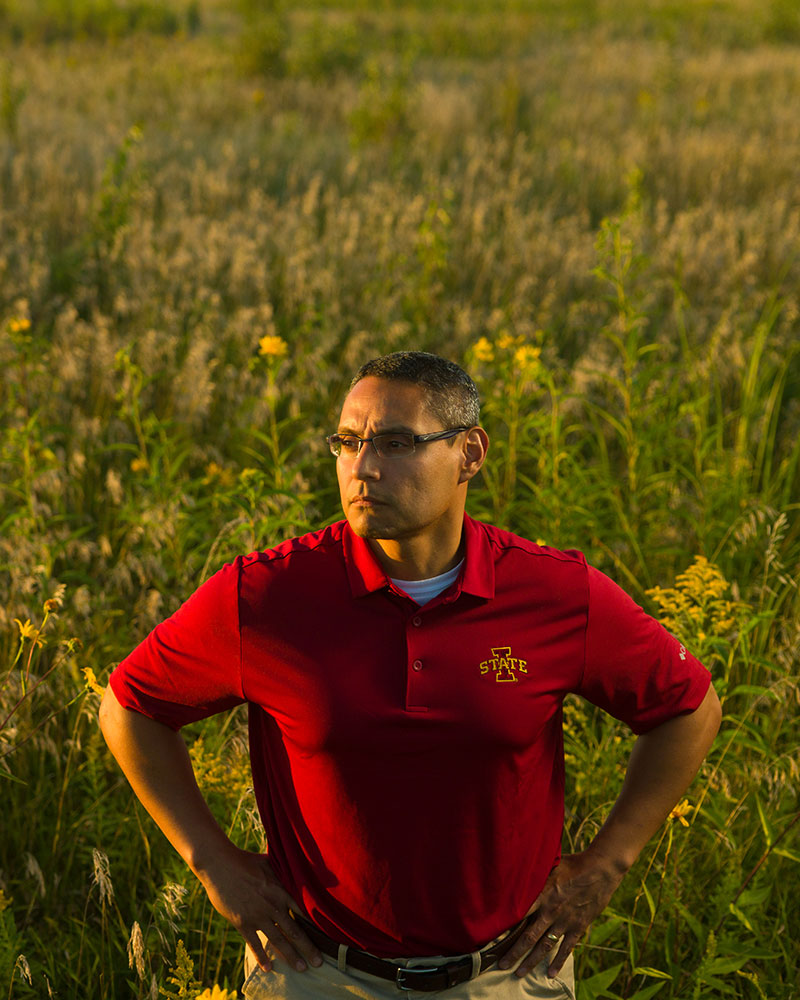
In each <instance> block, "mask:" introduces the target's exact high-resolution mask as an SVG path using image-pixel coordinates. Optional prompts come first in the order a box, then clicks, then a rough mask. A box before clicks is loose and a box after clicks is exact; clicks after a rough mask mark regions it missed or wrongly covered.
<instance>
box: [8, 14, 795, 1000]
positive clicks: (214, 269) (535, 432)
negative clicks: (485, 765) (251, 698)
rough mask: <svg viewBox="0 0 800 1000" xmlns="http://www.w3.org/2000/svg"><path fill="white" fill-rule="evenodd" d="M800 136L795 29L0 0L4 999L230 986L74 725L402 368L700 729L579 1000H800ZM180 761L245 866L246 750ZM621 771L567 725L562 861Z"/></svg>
mask: <svg viewBox="0 0 800 1000" xmlns="http://www.w3.org/2000/svg"><path fill="white" fill-rule="evenodd" d="M798 109H800V11H799V10H798V8H797V5H796V4H795V3H793V2H791V0H771V2H764V0H642V2H639V3H633V2H632V0H620V2H612V0H564V2H556V0H498V2H494V3H490V2H488V0H469V2H468V0H462V2H457V0H441V2H437V3H431V4H428V3H422V0H420V2H418V3H414V2H411V0H408V2H401V0H383V2H373V3H367V2H366V0H363V2H358V0H350V2H347V0H342V2H340V3H333V2H325V0H309V2H308V3H306V4H303V5H302V6H300V5H294V4H290V3H288V2H287V3H282V2H279V0H263V2H261V3H259V2H257V0H240V2H239V3H238V4H229V3H223V2H222V0H192V2H185V3H181V2H179V0H172V2H171V3H168V4H157V3H154V2H153V3H150V2H146V0H140V2H137V0H130V2H127V3H123V2H122V0H118V2H113V0H47V2H41V3H40V2H34V0H0V525H1V526H2V527H1V530H0V791H2V810H0V997H8V998H12V997H14V998H20V1000H22V998H26V997H37V998H38V997H48V996H51V995H52V996H56V997H59V998H61V1000H67V998H70V1000H85V998H89V1000H94V998H98V1000H100V998H102V1000H106V998H108V1000H112V998H123V997H125V998H127V997H139V998H149V997H156V996H158V995H159V990H162V991H166V993H165V995H167V996H175V997H187V998H192V997H195V996H197V995H200V994H202V991H203V990H208V991H209V993H207V994H205V995H206V996H208V995H210V990H211V988H212V987H214V986H215V985H217V986H219V988H220V989H219V990H218V992H217V994H215V996H218V995H219V994H220V993H221V992H224V990H226V989H227V990H234V989H237V990H238V989H239V984H240V981H241V947H240V943H239V941H238V940H237V939H236V937H235V935H234V934H233V932H232V931H230V930H229V928H227V927H226V926H225V925H224V923H223V922H222V921H221V919H220V918H218V917H217V915H216V914H215V913H214V912H213V911H212V910H211V908H210V906H209V904H208V903H207V901H206V900H205V897H204V894H203V893H202V891H201V890H200V889H199V888H198V886H197V885H196V884H195V883H194V881H193V878H192V876H191V875H190V873H188V871H187V870H186V869H185V868H184V866H183V865H182V863H181V862H180V860H179V859H177V858H176V857H175V856H174V855H173V854H172V852H171V850H170V849H169V847H168V845H167V844H166V841H165V840H164V838H163V837H162V836H161V834H160V833H159V832H158V831H157V830H156V829H155V828H154V827H153V825H152V823H151V822H150V820H149V818H148V817H147V816H146V814H144V813H143V811H142V809H141V808H140V807H138V806H137V805H136V804H135V802H134V801H133V800H132V796H131V794H130V792H129V789H128V787H127V785H126V783H125V781H124V779H123V778H122V777H121V775H120V773H119V771H118V770H117V768H116V767H115V765H114V763H113V761H112V760H111V759H110V757H109V755H108V753H107V751H106V750H105V746H104V744H103V741H102V738H101V736H100V734H99V730H98V727H97V722H96V710H97V705H98V701H99V692H100V691H101V690H102V687H103V685H104V684H105V682H106V679H107V676H108V673H109V671H110V669H111V668H112V667H113V665H114V664H115V663H116V662H117V661H118V660H119V659H120V658H121V657H122V656H124V655H125V654H126V653H127V652H128V651H129V650H130V649H131V648H132V647H133V646H134V645H135V644H136V643H137V642H138V641H139V640H140V639H141V638H143V636H144V635H146V634H147V632H148V631H149V630H150V629H151V628H152V627H153V626H154V625H155V624H156V623H157V622H158V621H160V620H161V619H162V618H163V617H165V616H166V615H167V614H169V613H170V612H171V611H172V610H174V609H175V608H176V607H177V606H178V604H179V603H180V602H181V601H182V600H183V599H184V598H185V597H186V596H187V595H188V594H189V593H190V592H191V591H192V590H193V589H194V588H195V587H196V586H197V585H198V584H199V583H200V582H201V581H202V580H203V579H204V578H205V577H207V576H208V575H209V574H210V573H211V572H212V571H213V570H215V569H216V568H218V567H219V566H220V565H221V564H222V563H223V562H225V561H227V560H228V559H230V558H232V557H233V556H234V555H235V554H237V553H239V552H246V551H249V550H252V549H255V548H259V547H265V546H269V545H271V544H273V543H275V542H277V541H279V540H281V539H283V538H285V537H287V536H289V535H291V534H294V533H297V532H300V531H303V530H306V529H308V528H310V527H317V526H319V525H321V524H323V523H326V522H329V521H331V520H334V519H336V518H337V517H338V516H339V510H338V498H337V492H336V490H335V488H334V475H333V467H332V463H331V460H330V458H329V456H328V455H327V453H326V447H325V445H324V435H325V434H326V433H329V432H330V430H331V428H332V426H333V424H334V423H335V420H336V415H337V412H338V408H339V406H340V404H341V400H342V397H343V394H344V391H345V387H346V385H347V382H348V381H349V377H350V375H351V373H352V372H353V370H354V369H355V368H356V367H357V366H358V364H359V363H360V362H362V361H363V360H366V359H367V358H369V357H373V356H375V355H377V354H379V353H382V352H385V351H388V350H393V349H404V348H419V349H428V350H434V351H437V352H439V353H443V354H446V355H448V356H451V357H453V358H454V359H455V360H457V361H460V362H463V363H465V364H466V365H467V366H468V367H469V369H470V370H471V371H472V372H473V373H474V374H475V375H476V378H477V379H478V381H479V384H480V387H481V390H482V393H483V397H484V419H485V424H486V426H487V428H488V430H489V433H490V435H491V436H492V439H493V447H492V452H491V455H490V461H489V463H488V466H487V468H486V471H485V474H484V475H483V476H482V478H481V480H480V482H479V483H477V484H476V488H475V490H474V491H473V494H472V496H471V499H470V507H469V509H470V512H471V513H473V514H474V515H476V516H478V517H482V518H486V519H488V520H491V521H493V522H495V523H498V524H500V525H501V526H502V527H506V528H510V529H511V530H514V531H516V532H518V533H519V534H522V535H525V536H527V537H530V538H533V539H537V538H542V539H544V540H546V541H547V542H548V543H549V544H552V545H556V546H558V547H561V548H579V549H581V550H583V551H584V552H585V553H586V555H587V557H588V558H589V559H590V561H592V562H593V563H594V564H595V565H596V566H598V567H599V568H600V569H602V570H603V571H605V572H607V573H609V574H610V575H611V576H612V577H614V578H615V579H616V580H617V581H618V582H619V583H620V584H621V585H622V586H624V587H625V588H626V589H627V590H628V591H629V592H630V593H631V594H632V595H633V596H634V597H635V598H636V600H637V601H639V602H640V603H642V604H644V605H645V606H646V607H647V608H648V609H649V610H650V611H651V612H653V613H656V614H658V615H660V616H661V618H662V620H663V621H664V622H665V624H667V625H668V627H669V628H671V629H672V630H673V631H674V632H676V633H677V634H679V635H680V636H681V637H682V638H683V639H684V641H685V642H686V643H687V644H688V645H689V646H690V647H691V648H692V650H693V651H694V652H696V653H697V654H698V655H700V656H701V658H703V659H704V660H705V662H706V663H707V664H708V665H709V666H710V668H711V669H712V672H713V677H714V683H715V686H716V688H717V691H718V693H719V695H720V698H721V700H722V701H723V706H724V712H725V718H724V721H723V726H722V730H721V733H720V736H719V738H718V740H717V742H716V744H715V747H714V748H713V750H712V753H711V755H710V757H709V760H708V761H707V763H706V764H705V765H704V768H703V770H702V772H701V775H700V776H699V777H698V779H697V780H696V782H695V784H694V785H693V786H692V788H691V789H690V791H689V793H688V802H687V804H686V805H685V806H683V807H682V808H681V809H679V810H677V812H676V814H675V815H674V816H673V817H672V818H671V819H670V820H669V821H668V822H667V824H666V825H665V827H664V829H663V831H662V833H661V834H660V835H659V836H658V837H656V838H655V839H654V841H653V843H652V844H651V845H650V847H649V848H648V849H647V850H646V851H645V853H644V855H643V856H642V858H641V859H640V862H639V863H638V864H637V866H636V868H635V870H634V871H633V872H632V873H631V874H630V875H629V877H628V878H627V879H626V881H625V883H623V886H622V887H621V889H620V890H619V892H618V893H617V895H616V896H615V897H614V899H613V900H612V904H611V907H610V908H609V910H608V911H607V912H606V914H605V915H604V916H603V917H602V918H601V919H600V920H599V921H598V922H597V923H596V925H595V926H594V927H593V929H592V930H591V932H590V934H589V936H588V938H587V939H586V941H585V942H584V943H583V945H582V946H581V948H580V950H579V953H578V958H577V974H578V978H579V982H580V987H579V997H580V1000H594V998H600V997H611V998H614V997H616V998H622V997H624V998H628V1000H634V998H635V1000H646V998H648V997H651V996H658V997H659V998H661V1000H666V998H694V1000H698V998H706V997H714V998H716V997H729V996H730V997H736V998H739V997H741V998H753V1000H759V998H760V1000H782V998H790V997H797V996H798V995H800V993H799V992H798V987H797V985H796V976H797V969H798V967H800V948H799V947H798V944H797V939H798V931H800V902H798V899H799V898H800V897H798V892H797V886H798V884H800V878H799V876H800V868H798V863H800V822H798V820H800V811H799V810H800V804H799V803H798V789H800V765H799V763H798V745H799V744H800V739H799V738H798V723H797V719H798V712H799V710H800V687H799V686H798V680H797V659H798V650H799V649H800V599H799V598H798V577H799V576H800V519H799V518H798V507H800V322H799V317H800V195H799V194H798V192H799V191H800V185H799V184H798V180H800V178H799V177H798V163H800V110H798ZM186 736H187V740H188V742H189V744H190V746H191V750H192V756H193V759H194V761H195V765H196V768H197V770H198V773H199V776H200V780H201V783H202V785H203V787H204V789H205V791H206V793H207V795H208V797H209V800H210V801H211V803H212V806H213V808H214V809H215V811H216V813H217V815H218V816H219V817H220V819H221V820H222V822H223V823H224V824H226V825H227V826H228V827H229V828H230V830H231V833H232V835H233V836H234V837H235V838H236V839H237V842H239V843H240V844H242V845H243V846H250V847H253V848H258V847H259V846H260V837H259V832H258V822H257V818H256V816H255V814H254V802H253V798H252V794H251V792H250V788H249V771H248V766H247V754H246V742H245V740H246V730H245V721H244V718H243V716H242V715H241V714H237V713H234V714H233V715H232V716H231V717H229V718H225V719H215V720H210V721H208V722H206V723H204V724H202V725H199V726H196V727H192V728H191V729H189V730H188V731H187V732H186ZM629 745H630V739H629V736H628V735H627V733H626V732H625V731H623V730H622V729H621V728H620V727H619V726H618V725H617V724H616V723H615V722H613V720H610V719H608V718H605V717H601V716H599V715H597V714H596V713H595V712H594V711H593V710H592V709H591V708H590V707H589V706H586V705H583V704H579V703H577V702H576V703H571V704H569V705H568V707H567V755H568V776H569V777H568V780H569V788H568V803H567V827H566V831H565V846H566V847H567V848H568V849H569V848H576V847H579V846H580V845H581V844H584V843H586V841H587V840H588V839H589V838H590V837H591V835H592V833H593V832H594V830H596V828H597V827H598V825H599V823H600V822H601V821H602V817H603V815H604V812H605V810H606V809H607V808H608V805H609V803H610V802H611V801H612V800H613V799H614V797H615V795H616V792H617V790H618V788H619V785H620V782H621V777H622V770H621V769H622V767H623V765H624V760H625V757H626V754H627V750H628V748H629ZM179 942H182V944H181V943H179Z"/></svg>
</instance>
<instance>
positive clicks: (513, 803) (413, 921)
mask: <svg viewBox="0 0 800 1000" xmlns="http://www.w3.org/2000/svg"><path fill="white" fill-rule="evenodd" d="M464 524H465V527H464V539H465V543H466V545H465V561H464V566H463V568H462V571H461V574H460V576H459V578H458V580H457V581H456V582H455V584H453V586H452V587H450V588H449V589H448V590H447V591H445V592H444V593H443V594H440V595H439V596H438V597H437V598H435V599H434V600H432V601H431V602H430V603H428V604H427V605H425V606H424V607H421V608H420V607H418V606H417V605H416V604H415V603H414V602H413V601H412V600H411V599H410V598H409V597H407V596H406V595H405V594H403V592H402V591H399V590H397V589H396V588H394V587H393V586H392V585H391V583H390V582H389V580H388V579H387V577H386V574H385V573H384V571H383V569H382V568H381V567H380V565H379V563H378V562H377V560H376V559H375V557H374V556H373V554H372V551H371V550H370V548H369V545H368V544H367V543H366V542H365V541H363V540H362V539H359V538H357V537H356V536H355V535H354V534H353V533H352V532H351V530H350V528H349V526H348V525H347V523H346V522H344V521H342V522H339V523H337V524H334V525H332V526H331V527H328V528H325V529H324V530H322V531H318V532H314V533H313V534H309V535H305V536H303V537H302V538H294V539H291V540H290V541H288V542H285V543H283V544H282V545H279V546H277V547H276V548H274V549H271V550H270V551H267V552H258V553H254V554H252V555H249V556H244V557H239V558H237V559H236V560H235V561H234V562H233V563H232V564H230V565H226V566H224V567H223V568H222V569H221V570H220V571H219V572H218V573H217V574H216V575H215V576H213V577H212V578H211V579H210V580H208V582H206V583H204V584H203V585H202V586H201V587H200V588H199V589H198V590H197V591H196V593H195V594H194V595H193V596H192V597H191V598H190V599H189V600H188V601H187V602H186V603H185V604H184V605H183V606H182V607H181V608H180V609H179V610H178V611H177V612H176V613H175V614H174V615H172V617H171V618H169V619H167V621H165V622H163V623H162V624H161V625H159V626H158V627H157V628H156V629H155V630H154V631H153V632H152V633H151V634H150V635H149V636H148V638H147V639H145V640H144V642H142V643H141V645H140V646H138V647H137V648H136V649H135V650H134V651H133V652H132V653H131V654H130V656H129V657H127V659H125V660H124V661H123V662H122V663H121V664H120V666H119V667H117V669H116V670H115V671H114V673H113V674H112V676H111V686H112V688H113V690H114V693H115V694H116V696H117V698H118V699H119V701H120V702H121V703H122V704H123V705H124V706H126V707H127V708H130V709H134V710H136V711H139V712H142V713H144V714H145V715H147V716H150V717H151V718H153V719H156V720H158V721H159V722H162V723H165V724H166V725H168V726H170V727H172V728H174V729H177V728H179V727H180V726H183V725H185V724H186V723H188V722H191V721H194V720H197V719H201V718H203V717H204V716H208V715H211V714H213V713H215V712H220V711H224V710H225V709H229V708H231V707H232V706H234V705H236V704H239V703H241V702H245V701H246V702H248V704H249V711H250V750H251V758H252V767H253V778H254V786H255V792H256V798H257V801H258V807H259V810H260V813H261V817H262V819H263V822H264V826H265V829H266V834H267V839H268V844H269V856H270V860H271V863H272V865H273V868H274V870H275V872H276V874H277V876H278V877H279V878H280V880H281V882H282V884H283V885H284V887H285V888H286V889H287V891H288V892H289V894H290V895H291V896H292V897H293V898H294V899H296V900H297V902H298V903H299V904H300V905H301V906H303V907H304V908H305V910H306V912H307V913H308V914H309V915H310V916H311V917H312V918H313V920H314V921H315V922H316V923H317V924H318V925H319V926H320V927H321V928H322V929H323V930H324V931H326V932H327V933H328V934H329V935H331V936H332V937H334V938H336V939H338V940H340V941H343V942H345V943H348V944H352V945H355V946H357V947H359V948H363V949H365V950H367V951H371V952H373V953H374V954H377V955H380V956H383V957H391V956H398V955H404V956H415V955H431V954H459V953H462V952H468V951H470V950H472V949H473V948H475V947H477V946H479V945H482V944H484V943H485V942H486V941H488V940H490V939H491V938H493V937H495V936H496V935H497V934H499V933H501V932H502V931H503V930H505V929H506V928H508V927H509V926H511V925H512V924H513V923H515V922H516V921H517V920H519V919H520V918H521V917H522V916H523V915H524V914H525V913H526V911H527V910H528V909H529V908H530V905H531V903H532V902H533V900H534V899H535V897H536V896H537V895H538V893H539V891H540V890H541V888H542V885H543V883H544V881H545V879H546V878H547V876H548V874H549V872H550V870H551V869H552V867H553V865H554V864H556V862H557V861H558V859H559V851H560V844H561V834H562V823H563V811H564V760H563V749H562V733H561V703H562V699H563V697H564V695H565V694H567V692H577V693H578V694H580V695H582V696H584V697H585V698H587V699H588V700H589V701H591V702H593V703H595V704H597V705H599V706H601V707H602V708H603V709H605V710H606V711H608V712H611V713H612V714H613V715H615V716H616V717H618V718H620V719H622V720H624V721H625V722H626V723H627V724H628V725H629V726H630V727H631V728H632V729H633V730H634V732H637V733H641V732H644V731H646V730H648V729H650V728H652V727H653V726H656V725H658V724H659V723H661V722H665V721H666V720H668V719H670V718H672V717H673V716H675V715H678V714H680V713H682V712H688V711H691V710H693V709H695V708H696V707H697V706H698V705H699V704H700V702H701V701H702V699H703V696H704V695H705V692H706V690H707V688H708V685H709V680H710V677H709V674H708V672H707V671H706V670H705V668H704V667H703V666H702V665H701V664H700V663H699V662H698V661H697V660H696V659H694V657H692V656H691V655H690V654H689V653H688V652H687V651H686V649H685V648H684V647H683V646H682V645H681V644H680V643H679V642H678V641H677V640H676V639H674V638H673V637H672V636H671V635H670V634H669V633H668V632H667V631H666V630H665V629H663V628H662V627H661V626H660V625H658V624H657V623H656V622H655V621H654V620H653V619H652V618H650V617H648V616H647V615H646V614H645V613H644V612H643V611H642V609H641V608H639V607H638V606H637V605H636V604H634V602H633V601H632V600H631V599H630V598H629V597H628V596H627V595H626V594H625V593H624V592H623V591H622V590H620V589H619V587H617V586H616V585H615V584H614V583H612V582H611V580H609V579H608V578H607V577H605V576H603V575H602V574H601V573H599V572H598V571H597V570H594V569H592V568H591V567H589V566H587V564H586V561H585V560H584V558H583V556H582V555H581V554H580V553H578V552H559V551H556V550H554V549H550V548H543V547H540V546H537V545H534V544H533V543H532V542H529V541H526V540H525V539H523V538H519V537H517V536H515V535H512V534H509V533H507V532H503V531H500V530H498V529H496V528H493V527H490V526H488V525H485V524H482V523H480V522H478V521H474V520H472V519H471V518H469V517H466V518H465V522H464Z"/></svg>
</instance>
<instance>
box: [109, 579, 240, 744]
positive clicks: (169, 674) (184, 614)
mask: <svg viewBox="0 0 800 1000" xmlns="http://www.w3.org/2000/svg"><path fill="white" fill-rule="evenodd" d="M239 562H240V561H239V560H237V561H236V562H234V563H232V564H229V565H227V566H224V567H223V568H222V569H221V570H220V571H219V572H218V573H216V574H215V575H214V576H212V577H211V578H210V579H209V580H208V581H206V583H204V584H203V585H202V586H201V587H199V588H198V589H197V590H196V591H195V592H194V594H192V596H191V597H190V598H189V599H188V600H187V601H186V602H185V603H184V604H182V605H181V607H180V608H178V610H177V611H176V612H175V614H173V615H172V616H171V617H169V618H167V619H166V620H165V621H163V622H162V623H161V624H160V625H158V626H156V628H155V629H153V631H152V632H151V633H150V635H148V636H147V638H146V639H145V640H144V641H143V642H142V643H140V644H139V645H138V646H137V647H136V649H134V650H133V652H132V653H130V655H129V656H127V657H126V658H125V659H124V660H123V661H122V662H121V663H120V664H119V666H118V667H117V668H116V669H115V670H114V671H113V673H112V674H111V678H110V680H109V683H110V684H111V688H112V690H113V692H114V694H115V695H116V696H117V699H118V701H119V702H120V704H121V705H122V706H123V707H124V708H129V709H132V710H133V711H136V712H140V713H141V714H142V715H146V716H148V717H149V718H151V719H155V720H156V721H157V722H161V723H163V724H164V725H167V726H169V727H170V728H171V729H180V728H181V726H185V725H186V724H187V723H190V722H196V721H197V720H198V719H203V718H206V717H207V716H209V715H215V714H216V713H218V712H223V711H226V710H227V709H230V708H233V707H234V706H235V705H238V704H241V703H242V702H243V701H244V700H245V698H244V694H243V691H242V671H241V645H240V639H239V634H240V633H239V599H238V591H239V575H240V572H241V567H240V565H239Z"/></svg>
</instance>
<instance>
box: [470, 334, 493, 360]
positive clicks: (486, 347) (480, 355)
mask: <svg viewBox="0 0 800 1000" xmlns="http://www.w3.org/2000/svg"><path fill="white" fill-rule="evenodd" d="M472 356H473V358H475V360H476V361H494V348H493V347H492V344H491V341H490V340H488V339H487V338H486V337H481V339H480V340H479V341H477V343H475V344H473V345H472Z"/></svg>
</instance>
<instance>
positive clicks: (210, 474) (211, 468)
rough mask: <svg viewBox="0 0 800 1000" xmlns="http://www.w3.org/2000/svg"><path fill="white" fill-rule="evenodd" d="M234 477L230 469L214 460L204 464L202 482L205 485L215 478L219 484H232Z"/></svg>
mask: <svg viewBox="0 0 800 1000" xmlns="http://www.w3.org/2000/svg"><path fill="white" fill-rule="evenodd" d="M235 479H236V477H235V476H234V474H233V472H232V471H231V470H230V469H226V468H225V467H224V466H222V465H218V464H217V463H216V462H209V463H208V465H207V466H206V475H205V479H203V482H204V483H205V485H206V486H208V484H209V483H212V482H214V481H215V480H216V481H217V482H219V484H220V486H233V484H234V482H235Z"/></svg>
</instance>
